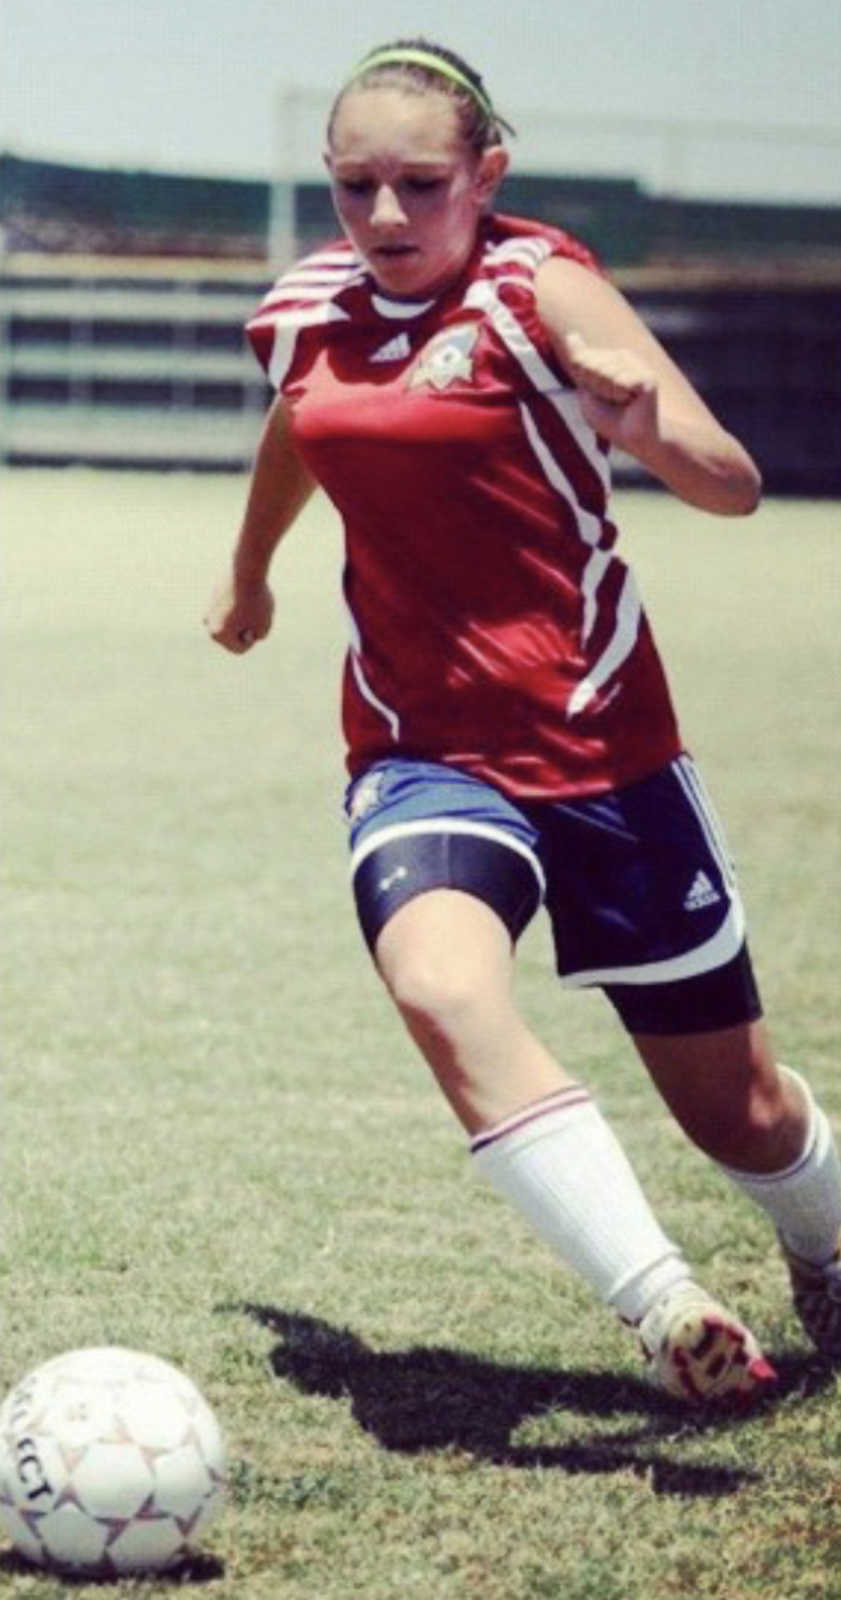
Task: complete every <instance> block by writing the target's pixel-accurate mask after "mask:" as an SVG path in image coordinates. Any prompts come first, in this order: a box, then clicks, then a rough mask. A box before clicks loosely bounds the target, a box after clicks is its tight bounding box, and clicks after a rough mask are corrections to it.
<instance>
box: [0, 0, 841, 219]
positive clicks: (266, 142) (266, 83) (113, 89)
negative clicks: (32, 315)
mask: <svg viewBox="0 0 841 1600" xmlns="http://www.w3.org/2000/svg"><path fill="white" fill-rule="evenodd" d="M417 32H423V33H425V34H426V35H427V37H430V38H434V39H438V40H439V41H440V42H442V43H445V44H449V45H450V46H451V47H452V48H454V49H456V50H459V51H460V52H461V53H462V54H463V55H465V56H466V57H467V58H468V59H469V60H470V61H471V62H472V63H473V64H474V65H475V66H476V67H478V68H479V70H480V71H481V72H482V73H483V74H484V77H485V81H486V84H487V86H488V88H489V90H490V92H491V94H492V95H493V97H494V99H495V100H496V103H497V105H498V106H499V107H500V109H501V110H502V111H503V112H504V113H506V114H508V115H509V117H510V118H511V119H512V120H513V121H514V122H515V124H519V131H520V139H519V140H518V142H517V143H516V144H515V146H514V160H515V164H516V165H518V166H519V167H520V169H521V170H525V169H527V168H528V167H529V166H530V165H532V166H544V167H545V166H547V165H549V166H553V167H555V168H556V169H557V170H559V171H576V170H582V169H583V170H587V169H588V168H589V169H590V170H603V171H610V172H613V173H616V174H618V175H622V176H638V177H640V178H641V179H642V180H643V181H644V182H647V183H648V185H649V187H652V188H655V189H657V188H660V189H664V188H668V187H673V188H681V187H682V188H684V189H686V190H687V191H688V192H695V193H709V194H711V195H712V196H715V195H716V194H727V193H728V192H729V193H742V194H743V196H745V197H748V196H755V197H756V198H781V199H797V198H804V199H818V200H830V201H836V202H837V203H841V0H580V3H579V4H578V5H576V6H573V5H571V4H569V3H568V0H567V3H564V0H524V3H523V4H519V5H518V4H516V0H512V3H511V4H508V3H504V0H462V3H461V5H455V4H454V3H453V0H423V4H422V5H418V4H416V3H414V0H362V3H361V4H359V5H358V6H356V7H353V6H351V5H349V4H347V0H0V149H5V150H7V151H11V152H12V153H14V154H18V155H30V156H44V157H48V158H50V159H54V160H65V161H81V162H85V163H89V164H91V165H114V166H122V167H151V168H154V169H157V170H163V171H173V172H180V171H186V172H193V173H206V174H227V175H236V176H241V177H260V178H263V177H269V176H270V175H271V173H272V171H273V170H275V169H276V165H277V160H278V155H277V152H278V149H279V145H280V143H282V139H281V137H280V136H279V132H278V118H277V104H278V100H279V98H280V96H281V94H282V92H283V91H284V90H286V89H289V88H290V87H297V88H301V89H304V88H306V89H310V88H311V89H315V90H321V91H322V92H323V95H324V96H326V95H327V94H328V93H329V92H331V91H332V90H333V88H334V87H336V86H337V85H338V84H339V83H340V82H341V81H342V80H343V78H344V77H345V75H346V73H347V71H348V70H349V68H350V67H351V66H352V65H353V64H354V62H355V61H356V60H357V59H358V58H359V56H360V55H362V54H364V53H365V51H366V50H368V49H369V48H370V47H371V46H373V45H376V44H379V43H384V42H387V41H388V40H390V39H392V38H394V37H396V36H400V35H405V34H414V33H417ZM538 113H539V114H540V117H541V125H540V126H541V131H540V136H539V138H538V133H537V131H536V129H537V124H536V122H535V117H536V114H538ZM552 114H554V115H555V117H556V118H561V117H563V118H564V119H566V120H564V121H555V122H551V121H548V120H546V119H547V117H548V116H551V115H552ZM596 116H598V117H599V118H601V119H602V124H601V126H599V125H598V124H594V120H593V119H594V118H595V117H596ZM623 118H624V119H633V122H631V121H628V122H621V123H617V122H616V121H615V119H623ZM611 119H614V121H611ZM639 119H648V120H649V121H655V122H656V123H657V124H658V127H656V128H648V129H646V128H645V127H640V128H638V129H637V128H636V126H635V123H636V122H637V121H639ZM668 119H678V120H679V121H686V120H688V121H690V122H692V123H693V124H694V125H695V131H694V132H693V133H692V134H691V137H690V138H689V140H688V142H687V140H686V139H685V138H681V136H680V131H679V129H678V132H677V135H676V136H675V138H674V139H672V140H671V142H670V141H669V137H668V134H667V132H666V131H664V129H663V128H662V126H660V125H661V124H662V123H663V122H664V121H666V120H668ZM730 124H738V125H741V126H742V127H744V128H745V130H746V133H748V132H749V137H746V138H744V139H736V138H734V137H733V136H732V135H731V133H730V131H729V125H730ZM781 125H782V126H783V127H787V128H789V129H790V130H794V133H795V134H797V133H800V134H801V135H802V137H792V134H791V133H789V134H787V135H784V134H783V133H782V132H779V133H775V132H774V129H775V128H776V129H779V128H780V126H781ZM699 129H700V130H701V131H700V132H699V131H698V130H699ZM295 139H296V142H297V143H298V144H299V145H300V147H301V159H303V158H304V156H305V157H306V161H307V165H308V167H309V168H310V170H311V171H312V172H315V171H317V170H318V158H319V150H320V141H321V110H320V108H319V109H318V111H317V112H314V113H313V115H312V116H311V117H310V118H309V119H307V118H305V117H304V118H301V119H299V120H298V121H297V123H296V130H295Z"/></svg>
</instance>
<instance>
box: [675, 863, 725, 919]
mask: <svg viewBox="0 0 841 1600" xmlns="http://www.w3.org/2000/svg"><path fill="white" fill-rule="evenodd" d="M720 899H721V895H720V894H719V892H718V890H717V889H716V887H715V884H714V883H712V882H711V880H710V879H709V878H708V877H707V874H706V873H705V872H696V874H695V876H694V878H693V879H692V887H691V888H690V890H689V893H688V894H687V896H686V899H685V900H684V902H683V909H684V911H705V910H706V908H707V906H714V905H717V904H718V902H719V900H720Z"/></svg>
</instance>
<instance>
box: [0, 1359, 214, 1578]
mask: <svg viewBox="0 0 841 1600" xmlns="http://www.w3.org/2000/svg"><path fill="white" fill-rule="evenodd" d="M224 1484H225V1451H224V1444H223V1441H222V1436H221V1433H220V1431H219V1426H218V1423H217V1421H216V1418H215V1416H214V1414H213V1412H212V1411H211V1409H210V1407H209V1405H208V1404H207V1401H206V1400H205V1399H204V1398H203V1397H202V1395H201V1394H200V1393H199V1391H198V1389H197V1388H196V1386H195V1384H194V1383H193V1382H192V1381H191V1379H190V1378H188V1377H187V1376H186V1375H185V1374H184V1373H183V1372H180V1371H179V1370H178V1368H177V1367H173V1366H170V1364H169V1362H167V1361H161V1360H160V1358H159V1357H158V1356H153V1355H145V1354H143V1353H142V1352H141V1351H138V1350H125V1349H122V1348H120V1347H119V1346H109V1347H107V1348H103V1349H90V1350H71V1351H68V1352H67V1353H66V1354H65V1355H60V1356H54V1357H53V1359H52V1360H51V1361H47V1362H45V1363H44V1365H43V1366H41V1367H37V1368H36V1369H35V1371H33V1372H30V1373H28V1374H27V1375H26V1377H24V1378H21V1380H20V1382H19V1383H16V1384H15V1386H14V1388H13V1389H11V1390H10V1392H9V1393H8V1394H7V1396H6V1398H5V1400H4V1402H3V1405H2V1407H0V1525H2V1527H3V1528H4V1529H5V1530H6V1532H7V1533H8V1535H9V1538H10V1539H11V1540H12V1543H13V1544H14V1546H15V1548H16V1550H18V1551H19V1553H20V1554H21V1555H23V1556H26V1557H27V1558H28V1559H29V1560H30V1561H33V1562H35V1564H36V1565H37V1566H39V1567H54V1568H57V1569H59V1570H62V1571H70V1572H77V1573H85V1574H90V1575H105V1576H113V1575H115V1574H118V1573H126V1572H150V1571H153V1572H159V1571H162V1570H164V1569H165V1568H167V1567H172V1566H176V1565H177V1564H178V1563H179V1562H181V1561H183V1560H184V1559H185V1558H186V1557H188V1556H189V1555H191V1554H192V1553H193V1552H194V1550H195V1547H196V1545H197V1543H198V1541H199V1540H200V1538H201V1537H202V1535H203V1534H204V1532H205V1530H206V1528H207V1527H208V1524H209V1523H210V1522H211V1521H212V1519H213V1518H214V1517H215V1516H216V1514H217V1512H218V1511H219V1510H220V1508H221V1504H222V1497H223V1493H224Z"/></svg>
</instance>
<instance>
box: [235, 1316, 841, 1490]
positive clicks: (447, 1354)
mask: <svg viewBox="0 0 841 1600" xmlns="http://www.w3.org/2000/svg"><path fill="white" fill-rule="evenodd" d="M218 1309H220V1310H223V1309H224V1310H227V1311H232V1310H235V1311H241V1312H244V1313H246V1314H247V1315H248V1316H251V1317H253V1318H254V1319H255V1321H257V1322H259V1323H260V1324H261V1325H262V1326H263V1327H265V1328H268V1329H269V1331H270V1332H271V1333H272V1334H275V1335H277V1336H278V1339H279V1342H278V1343H277V1344H276V1345H275V1347H274V1349H273V1350H272V1351H271V1354H270V1362H271V1366H272V1369H273V1371H274V1372H275V1373H276V1375H277V1376H278V1377H279V1378H285V1379H287V1380H288V1381H289V1382H290V1383H293V1384H294V1385H295V1387H296V1388H297V1389H299V1390H301V1391H302V1392H303V1393H304V1394H313V1395H325V1396H328V1397H331V1398H334V1399H340V1398H342V1397H344V1396H347V1397H348V1398H349V1399H350V1402H351V1406H352V1410H353V1415H354V1417H355V1418H356V1421H357V1422H358V1423H359V1426H360V1427H361V1428H364V1429H365V1431H366V1432H367V1433H370V1434H372V1435H373V1436H374V1437H375V1438H376V1439H378V1440H379V1442H380V1444H382V1445H383V1446H384V1448H385V1449H387V1450H399V1451H406V1452H409V1453H413V1452H418V1451H423V1450H444V1449H452V1448H454V1447H455V1448H457V1449H460V1450H465V1451H468V1452H469V1453H470V1454H471V1455H473V1456H475V1457H477V1458H478V1459H481V1460H483V1461H492V1462H496V1463H498V1464H500V1465H504V1466H509V1467H542V1468H552V1467H554V1468H557V1469H558V1470H560V1471H564V1472H568V1473H578V1472H586V1473H612V1472H627V1471H632V1472H635V1473H637V1474H639V1475H641V1476H645V1477H648V1478H649V1479H650V1482H651V1485H652V1487H653V1488H654V1490H655V1491H656V1492H657V1493H660V1494H681V1495H697V1496H715V1495H725V1494H731V1493H734V1492H735V1491H736V1490H738V1489H739V1488H741V1487H742V1486H743V1485H744V1484H746V1483H749V1482H755V1481H757V1480H758V1479H759V1477H760V1476H761V1475H760V1474H759V1473H758V1472H757V1471H755V1470H754V1469H752V1468H750V1467H733V1466H724V1465H719V1466H716V1465H703V1464H698V1463H696V1462H692V1461H688V1460H679V1459H672V1457H671V1456H669V1455H666V1454H664V1453H663V1450H662V1448H658V1445H661V1444H662V1443H665V1442H666V1440H667V1439H668V1440H669V1444H670V1448H671V1449H672V1450H674V1448H675V1446H676V1445H679V1444H680V1442H681V1440H685V1441H688V1442H691V1440H692V1439H693V1438H694V1437H696V1436H697V1435H698V1434H699V1433H706V1432H711V1431H717V1432H720V1431H722V1430H724V1429H728V1428H732V1427H734V1426H738V1425H739V1423H740V1422H742V1421H744V1420H745V1416H746V1414H745V1413H744V1412H741V1411H735V1410H733V1409H732V1408H729V1409H727V1410H726V1411H722V1410H719V1411H718V1412H715V1413H712V1412H707V1413H703V1414H698V1413H693V1412H689V1413H688V1412H687V1410H686V1407H685V1406H683V1405H682V1404H681V1403H680V1402H679V1401H677V1400H672V1399H670V1397H669V1396H668V1395H666V1394H662V1393H660V1392H659V1391H658V1390H656V1389H653V1388H652V1387H651V1385H649V1384H648V1383H646V1382H645V1381H644V1380H642V1379H636V1378H634V1377H630V1376H627V1375H617V1376H613V1375H611V1374H610V1373H605V1372H590V1371H587V1370H574V1369H573V1370H570V1371H565V1370H562V1369H554V1368H539V1367H538V1368H531V1367H519V1366H502V1365H499V1364H498V1363H496V1362H493V1361H485V1360H482V1359H480V1358H479V1357H476V1356H471V1355H469V1354H466V1353H465V1352H462V1351H458V1350H447V1349H438V1348H434V1347H415V1348H414V1349H409V1350H396V1351H377V1350H372V1349H370V1348H369V1346H367V1345H366V1344H365V1343H364V1342H363V1341H362V1340H361V1339H359V1338H358V1337H357V1336H356V1334H354V1333H351V1332H350V1330H349V1329H347V1328H336V1327H333V1326H331V1324H330V1323H328V1322H323V1321H321V1320H320V1319H319V1318H317V1317H310V1316H304V1315H302V1314H300V1313H298V1312H293V1311H282V1310H279V1309H278V1308H277V1307H275V1306H265V1305H253V1304H248V1303H245V1304H241V1305H238V1306H226V1307H219V1308H218ZM775 1365H776V1367H777V1370H778V1372H779V1377H780V1381H779V1383H778V1384H776V1385H775V1386H774V1392H773V1398H771V1397H770V1396H769V1397H764V1398H763V1399H762V1401H760V1402H759V1409H768V1408H770V1406H772V1405H774V1404H778V1403H779V1400H780V1399H781V1398H783V1397H785V1396H786V1395H788V1394H792V1393H794V1392H799V1393H801V1394H804V1395H805V1394H808V1393H813V1392H815V1391H816V1390H817V1389H820V1388H822V1387H824V1386H825V1385H826V1384H827V1383H828V1382H829V1381H830V1380H831V1374H830V1373H829V1372H828V1371H827V1369H826V1368H825V1367H823V1366H822V1365H821V1364H820V1363H819V1362H817V1361H816V1360H815V1359H814V1358H808V1357H802V1358H800V1357H796V1356H786V1357H782V1358H779V1359H776V1358H775ZM553 1412H554V1413H562V1412H566V1413H567V1414H568V1415H569V1416H572V1417H573V1418H574V1419H575V1438H574V1439H572V1440H569V1439H567V1440H564V1441H563V1442H561V1443H558V1444H552V1443H549V1444H534V1445H531V1444H518V1443H516V1442H512V1435H514V1433H515V1432H516V1430H517V1428H518V1427H520V1425H521V1424H522V1423H523V1422H525V1421H527V1420H528V1419H535V1418H539V1417H541V1416H542V1415H548V1414H549V1413H553ZM747 1415H748V1416H750V1417H755V1416H756V1415H757V1406H756V1405H754V1406H753V1407H752V1408H751V1410H750V1412H749V1413H747ZM623 1416H628V1419H629V1425H627V1426H623V1425H622V1421H621V1420H619V1419H622V1418H623ZM588 1418H592V1419H599V1418H602V1419H605V1421H607V1420H608V1419H610V1421H611V1424H612V1425H611V1427H610V1431H609V1432H600V1431H599V1430H598V1429H595V1430H593V1431H591V1432H590V1434H589V1436H588V1435H587V1430H586V1424H587V1419H588ZM631 1418H633V1419H634V1420H633V1421H631V1420H630V1419H631Z"/></svg>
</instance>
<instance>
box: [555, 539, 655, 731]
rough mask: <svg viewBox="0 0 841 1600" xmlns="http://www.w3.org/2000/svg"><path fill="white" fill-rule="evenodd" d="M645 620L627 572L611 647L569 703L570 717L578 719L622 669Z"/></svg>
mask: <svg viewBox="0 0 841 1600" xmlns="http://www.w3.org/2000/svg"><path fill="white" fill-rule="evenodd" d="M641 619H642V605H641V604H640V597H639V591H638V589H637V585H636V580H635V578H634V575H633V573H632V572H630V571H627V570H626V572H625V582H624V583H623V585H622V590H621V593H620V595H619V602H618V605H617V607H616V628H615V629H614V633H613V637H612V639H611V640H610V643H609V644H608V646H607V648H606V649H605V650H603V651H602V653H601V655H600V656H599V659H598V661H596V662H595V663H594V664H593V666H592V667H591V669H590V671H589V672H588V673H587V676H586V678H582V679H581V682H580V683H579V684H578V686H577V688H576V689H575V690H574V691H573V693H572V694H571V695H570V698H569V701H568V703H567V716H568V717H570V718H571V717H577V716H579V715H580V713H581V712H582V711H583V710H584V709H585V707H586V706H588V705H589V704H590V701H591V700H593V699H595V696H596V695H597V694H598V692H599V690H600V689H601V688H602V687H603V685H604V684H605V683H607V680H608V678H610V677H612V675H613V673H614V672H616V671H617V670H618V668H619V667H621V665H622V663H623V661H627V659H628V656H629V655H630V654H631V651H632V650H633V648H634V645H635V644H636V640H637V634H638V633H639V628H640V621H641Z"/></svg>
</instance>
